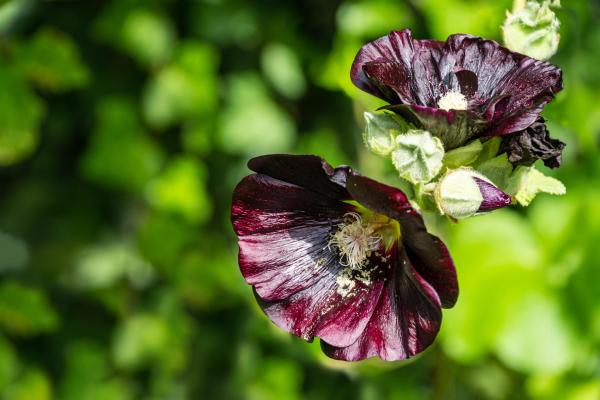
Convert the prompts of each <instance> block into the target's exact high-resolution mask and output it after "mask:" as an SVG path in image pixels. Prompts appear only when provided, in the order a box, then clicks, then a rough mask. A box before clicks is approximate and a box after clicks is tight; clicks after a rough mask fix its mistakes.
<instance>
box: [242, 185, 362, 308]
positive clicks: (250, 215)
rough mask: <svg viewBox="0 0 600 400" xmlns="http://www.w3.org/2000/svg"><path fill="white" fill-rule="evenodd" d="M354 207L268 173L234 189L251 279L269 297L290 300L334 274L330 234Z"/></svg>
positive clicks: (246, 273) (246, 268)
mask: <svg viewBox="0 0 600 400" xmlns="http://www.w3.org/2000/svg"><path fill="white" fill-rule="evenodd" d="M349 210H351V206H349V205H347V204H345V203H342V202H339V201H338V200H335V199H332V198H330V197H326V196H323V195H321V194H320V193H316V192H313V191H310V190H307V189H305V188H302V187H299V186H297V185H294V184H290V183H286V182H283V181H280V180H278V179H273V178H271V177H269V176H266V175H262V174H255V175H250V176H248V177H246V178H244V179H243V180H242V181H241V182H240V183H239V184H238V186H237V187H236V188H235V190H234V194H233V204H232V213H231V214H232V216H231V218H232V222H233V228H234V230H235V232H236V234H237V236H238V244H239V265H240V270H241V272H242V275H243V276H244V279H245V280H246V282H247V283H248V284H250V285H253V286H255V289H256V291H257V292H258V294H259V295H260V296H261V297H262V298H265V299H269V300H275V299H284V298H287V297H289V296H290V295H292V294H294V293H296V292H298V291H300V290H303V289H305V288H307V287H309V286H311V285H313V284H314V283H315V282H317V281H318V280H319V279H320V277H321V275H322V274H324V273H328V271H329V270H328V268H329V264H330V261H331V260H330V259H331V257H332V256H331V252H330V251H329V250H328V249H327V244H328V241H329V237H330V233H331V232H332V230H333V229H335V227H336V226H337V224H339V223H340V222H341V221H342V216H343V215H344V214H345V213H346V212H348V211H349Z"/></svg>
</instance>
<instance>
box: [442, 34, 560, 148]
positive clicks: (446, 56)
mask: <svg viewBox="0 0 600 400" xmlns="http://www.w3.org/2000/svg"><path fill="white" fill-rule="evenodd" d="M442 53H443V56H442V57H441V59H440V63H439V64H440V66H439V68H440V73H441V75H442V76H446V74H450V73H452V72H455V71H457V70H468V71H471V72H474V73H475V75H476V76H477V80H478V82H477V84H478V88H477V91H478V96H479V97H480V98H482V99H494V98H496V99H497V98H502V97H504V96H508V102H507V103H506V104H505V106H504V113H503V115H498V113H497V112H495V113H492V114H493V118H494V121H490V122H492V128H491V130H490V131H489V132H487V133H486V134H487V135H489V136H496V135H505V134H508V133H511V132H516V131H518V130H523V129H525V128H527V127H528V126H529V125H531V124H532V123H533V122H535V120H536V119H537V118H538V116H539V114H540V112H541V111H542V108H543V106H544V105H545V104H546V103H548V102H550V101H551V100H552V99H553V98H554V95H555V94H556V93H557V92H559V91H560V90H561V89H562V71H561V70H560V69H559V68H558V67H556V66H554V65H552V64H550V63H547V62H545V61H540V60H535V59H533V58H530V57H527V56H525V55H522V54H518V53H514V52H511V51H510V50H508V49H506V48H504V47H502V46H500V45H499V44H498V43H497V42H495V41H493V40H486V39H482V38H480V37H474V36H470V35H463V34H458V35H451V36H450V37H448V40H447V41H446V45H445V46H444V48H443V50H442ZM482 111H483V112H485V110H482ZM488 114H489V113H488Z"/></svg>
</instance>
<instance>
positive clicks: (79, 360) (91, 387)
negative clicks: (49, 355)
mask: <svg viewBox="0 0 600 400" xmlns="http://www.w3.org/2000/svg"><path fill="white" fill-rule="evenodd" d="M64 354H65V355H64V358H65V359H66V360H65V364H66V365H65V366H64V367H63V370H62V371H61V372H62V373H61V376H62V377H63V378H62V380H61V385H60V391H59V395H58V396H57V398H59V399H61V400H81V399H90V400H92V399H93V400H128V399H133V390H132V388H131V387H130V386H129V385H127V384H126V383H125V381H124V379H123V378H122V377H118V376H111V375H113V374H112V371H111V368H110V364H109V360H108V355H107V351H106V349H105V348H104V347H102V346H101V345H99V344H96V343H93V342H86V341H81V340H79V341H70V342H69V343H68V344H67V346H66V349H65V352H64Z"/></svg>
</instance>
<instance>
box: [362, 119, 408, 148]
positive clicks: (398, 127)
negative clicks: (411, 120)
mask: <svg viewBox="0 0 600 400" xmlns="http://www.w3.org/2000/svg"><path fill="white" fill-rule="evenodd" d="M364 117H365V131H364V132H363V140H364V142H365V146H367V148H368V149H369V150H371V151H372V152H373V153H375V154H377V155H380V156H387V155H389V154H390V153H391V152H392V150H394V149H395V148H396V142H395V137H396V136H397V135H399V134H400V133H404V132H406V130H407V129H408V125H407V124H406V123H404V121H402V120H401V119H400V117H399V116H396V115H394V114H391V113H388V112H385V111H378V112H365V114H364Z"/></svg>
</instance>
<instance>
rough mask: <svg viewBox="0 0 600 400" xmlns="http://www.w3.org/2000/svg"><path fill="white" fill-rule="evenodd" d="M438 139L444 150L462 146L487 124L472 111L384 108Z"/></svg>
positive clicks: (410, 107)
mask: <svg viewBox="0 0 600 400" xmlns="http://www.w3.org/2000/svg"><path fill="white" fill-rule="evenodd" d="M384 108H385V109H386V110H390V111H393V112H395V113H397V114H399V115H401V116H403V117H404V118H406V119H408V120H409V121H411V122H413V123H415V124H417V126H422V127H423V129H425V130H427V131H429V132H431V134H433V135H435V136H437V137H439V138H440V140H441V141H442V143H444V148H445V149H446V150H452V149H455V148H457V147H460V146H462V145H464V143H465V142H467V141H468V140H469V139H471V138H474V137H476V136H477V135H478V134H479V133H481V132H483V131H484V130H485V128H486V127H487V126H488V123H487V121H486V120H485V119H483V118H482V117H479V116H478V115H477V114H475V113H474V112H473V111H469V110H448V111H447V110H442V109H439V108H432V107H424V106H420V105H407V104H396V105H391V106H387V107H384Z"/></svg>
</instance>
